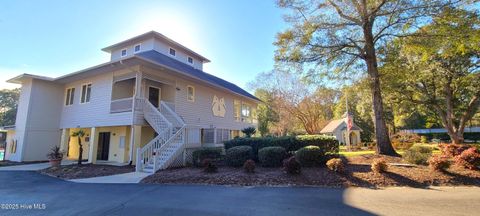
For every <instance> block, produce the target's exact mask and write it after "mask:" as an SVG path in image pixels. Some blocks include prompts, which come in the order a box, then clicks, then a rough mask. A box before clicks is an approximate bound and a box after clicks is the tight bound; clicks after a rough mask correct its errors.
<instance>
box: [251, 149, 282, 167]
mask: <svg viewBox="0 0 480 216" xmlns="http://www.w3.org/2000/svg"><path fill="white" fill-rule="evenodd" d="M286 157H287V152H286V151H285V149H284V148H283V147H279V146H271V147H265V148H262V149H260V150H259V151H258V161H260V164H262V166H264V167H280V166H282V163H283V160H284V159H285V158H286Z"/></svg>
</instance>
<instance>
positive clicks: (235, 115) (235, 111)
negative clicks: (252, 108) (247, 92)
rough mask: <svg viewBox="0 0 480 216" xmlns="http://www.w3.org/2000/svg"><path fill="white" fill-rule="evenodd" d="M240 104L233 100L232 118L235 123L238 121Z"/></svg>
mask: <svg viewBox="0 0 480 216" xmlns="http://www.w3.org/2000/svg"><path fill="white" fill-rule="evenodd" d="M241 104H242V103H241V102H240V101H239V100H233V118H234V119H235V121H240V110H241V106H242V105H241Z"/></svg>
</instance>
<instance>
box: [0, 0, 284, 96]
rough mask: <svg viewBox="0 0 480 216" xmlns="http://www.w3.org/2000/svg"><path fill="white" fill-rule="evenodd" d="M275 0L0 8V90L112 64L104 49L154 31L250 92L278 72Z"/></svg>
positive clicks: (279, 22)
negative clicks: (27, 79)
mask: <svg viewBox="0 0 480 216" xmlns="http://www.w3.org/2000/svg"><path fill="white" fill-rule="evenodd" d="M283 12H284V11H282V10H281V9H279V8H277V7H276V5H275V2H274V0H260V1H259V0H249V1H247V0H241V1H225V0H203V1H200V0H176V1H158V0H157V1H133V0H129V1H126V0H125V1H119V0H116V1H113V0H112V1H107V0H102V1H96V0H83V1H55V0H49V1H34V0H30V1H27V0H15V1H0V49H1V51H0V59H1V61H0V74H1V79H0V88H12V87H15V86H12V85H8V84H6V83H5V80H7V79H9V78H11V77H14V76H16V75H19V74H22V73H31V74H37V75H43V76H50V77H57V76H60V75H63V74H67V73H71V72H75V71H78V70H81V69H84V68H87V67H91V66H94V65H97V64H101V63H104V62H107V61H109V54H108V53H105V52H103V51H101V50H100V49H101V48H103V47H106V46H108V45H111V44H114V43H117V42H120V41H122V40H125V39H128V38H131V37H134V36H136V35H139V34H142V33H145V32H147V31H150V30H155V31H158V32H160V33H162V34H165V35H166V36H168V37H170V38H172V39H173V40H175V41H177V42H179V43H181V44H183V45H185V46H187V47H188V48H190V49H192V50H194V51H196V52H198V53H200V54H201V55H203V56H205V57H207V58H209V59H210V60H211V61H212V62H211V63H208V64H206V65H205V66H204V71H206V72H209V73H211V74H214V75H216V76H219V77H221V78H224V79H226V80H228V81H231V82H233V83H236V84H238V85H239V86H241V87H245V86H246V85H245V84H246V83H247V82H249V81H251V80H253V79H254V77H255V75H256V74H257V73H260V72H263V71H268V70H271V69H273V64H274V60H273V55H274V50H275V47H274V46H273V45H272V43H273V42H274V40H275V35H276V33H277V32H279V31H281V30H283V29H285V28H286V24H285V23H284V21H283V19H282V13H283Z"/></svg>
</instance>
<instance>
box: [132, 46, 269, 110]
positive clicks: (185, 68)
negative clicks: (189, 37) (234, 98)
mask: <svg viewBox="0 0 480 216" xmlns="http://www.w3.org/2000/svg"><path fill="white" fill-rule="evenodd" d="M135 56H138V57H140V58H144V59H147V60H149V61H152V62H155V63H157V64H160V65H165V66H167V67H169V68H172V69H175V70H178V71H181V72H183V73H186V74H187V75H190V76H193V77H195V78H197V79H200V80H203V81H206V82H208V83H212V84H216V85H219V86H221V87H224V88H226V89H228V90H230V91H233V92H235V93H238V94H240V95H243V96H245V97H248V98H251V99H254V100H258V101H260V99H258V98H257V97H255V96H253V95H252V94H250V93H248V92H247V91H245V90H243V89H242V88H240V87H238V86H237V85H235V84H233V83H231V82H228V81H226V80H224V79H221V78H218V77H216V76H213V75H211V74H208V73H205V72H203V71H201V70H198V69H195V68H193V67H192V66H191V65H187V64H185V63H183V62H180V61H178V60H175V59H173V58H171V57H168V56H166V55H164V54H162V53H159V52H157V51H155V50H149V51H145V52H141V53H138V54H135Z"/></svg>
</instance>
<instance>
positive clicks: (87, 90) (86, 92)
mask: <svg viewBox="0 0 480 216" xmlns="http://www.w3.org/2000/svg"><path fill="white" fill-rule="evenodd" d="M91 92H92V84H91V83H89V84H85V85H82V95H81V97H80V103H88V102H90V94H91Z"/></svg>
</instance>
